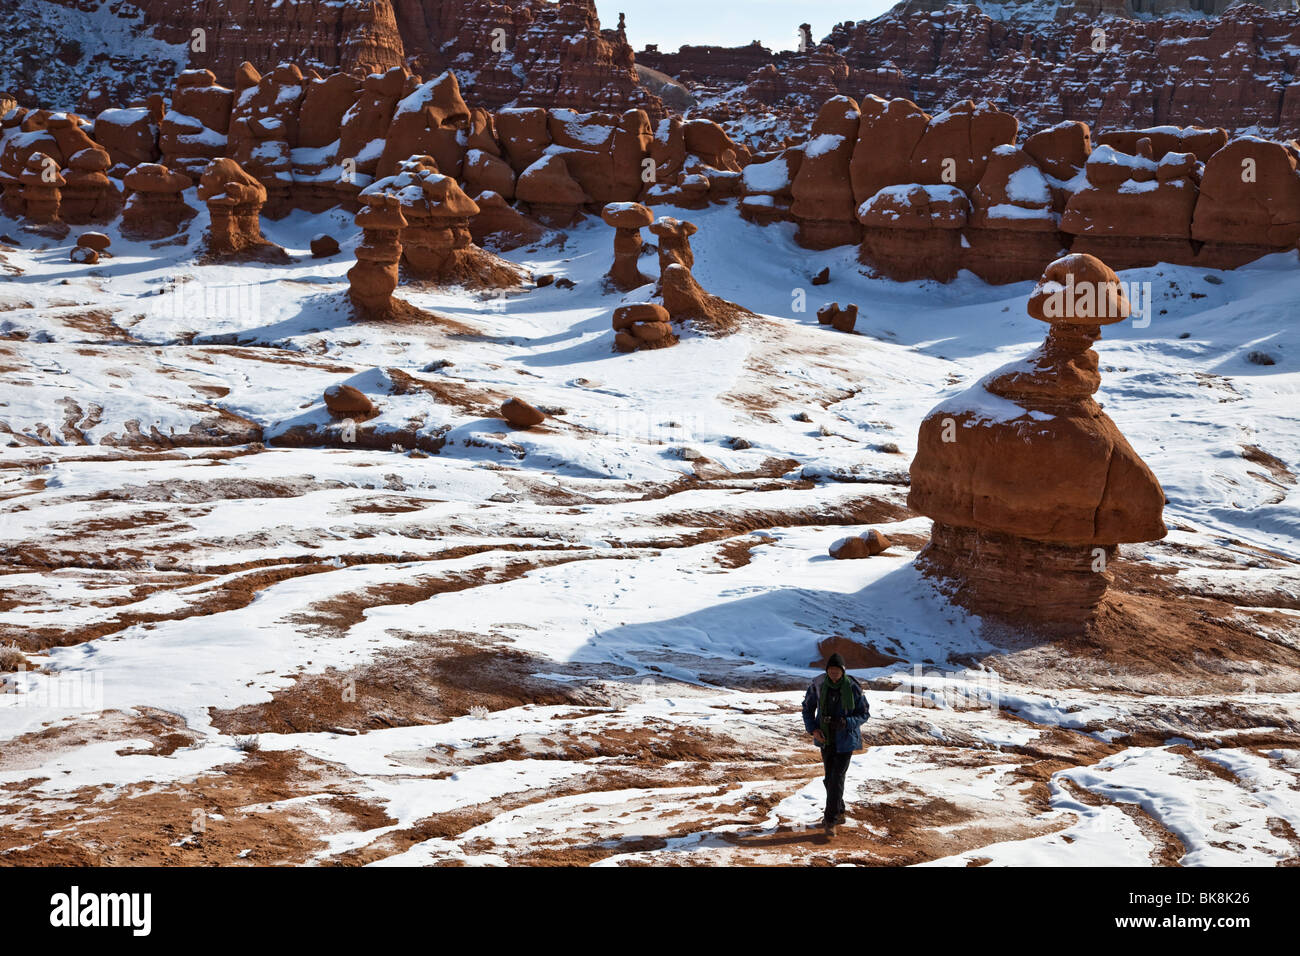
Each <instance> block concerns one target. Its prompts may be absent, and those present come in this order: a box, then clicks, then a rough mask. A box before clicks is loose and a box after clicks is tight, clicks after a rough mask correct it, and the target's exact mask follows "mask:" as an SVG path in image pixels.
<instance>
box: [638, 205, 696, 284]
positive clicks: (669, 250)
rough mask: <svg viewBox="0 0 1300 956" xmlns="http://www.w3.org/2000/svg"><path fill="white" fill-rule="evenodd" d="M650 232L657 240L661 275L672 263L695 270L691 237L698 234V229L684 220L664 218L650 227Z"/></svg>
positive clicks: (670, 217)
mask: <svg viewBox="0 0 1300 956" xmlns="http://www.w3.org/2000/svg"><path fill="white" fill-rule="evenodd" d="M650 231H651V232H652V233H654V234H655V236H656V237H658V239H659V269H660V272H661V273H662V272H663V270H665V269H667V268H668V267H669V266H670V265H672V264H673V263H677V264H678V265H682V266H685V267H686V268H687V269H693V268H695V254H694V253H693V252H692V251H691V236H693V235H695V234H696V233H697V232H699V231H700V230H699V227H698V226H696V225H695V223H693V222H687V221H686V220H684V219H674V218H673V217H672V216H665V217H664V218H662V219H660V220H659V221H658V222H655V223H653V224H652V225H651V226H650Z"/></svg>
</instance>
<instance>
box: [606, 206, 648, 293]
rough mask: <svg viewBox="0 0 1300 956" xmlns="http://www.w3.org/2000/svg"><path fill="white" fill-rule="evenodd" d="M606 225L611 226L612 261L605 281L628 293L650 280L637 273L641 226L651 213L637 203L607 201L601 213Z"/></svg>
mask: <svg viewBox="0 0 1300 956" xmlns="http://www.w3.org/2000/svg"><path fill="white" fill-rule="evenodd" d="M601 218H602V219H604V220H605V224H606V225H607V226H613V227H614V264H613V265H612V266H610V269H609V273H608V275H609V280H610V282H612V283H613V284H614V286H615V288H617V289H620V290H622V291H623V292H628V291H630V290H632V289H635V288H637V287H639V286H643V285H645V284H646V283H647V282H649V281H650V278H649V277H648V276H645V275H642V274H641V269H640V262H641V229H642V228H643V227H645V226H648V225H650V224H651V223H652V222H654V218H655V217H654V213H652V212H651V211H650V210H649V209H647V208H646V207H645V206H643V205H641V204H640V203H634V202H633V203H610V204H608V205H607V206H606V207H605V208H604V210H603V211H602V212H601Z"/></svg>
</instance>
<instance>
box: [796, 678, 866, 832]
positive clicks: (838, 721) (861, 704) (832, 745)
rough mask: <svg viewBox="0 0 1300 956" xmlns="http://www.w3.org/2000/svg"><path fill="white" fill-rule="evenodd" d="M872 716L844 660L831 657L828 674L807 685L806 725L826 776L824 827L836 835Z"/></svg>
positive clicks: (804, 711)
mask: <svg viewBox="0 0 1300 956" xmlns="http://www.w3.org/2000/svg"><path fill="white" fill-rule="evenodd" d="M870 716H871V710H870V708H869V707H868V706H867V696H866V694H864V693H863V692H862V685H860V684H859V683H858V682H857V680H856V679H855V678H853V677H851V676H850V675H849V674H848V673H847V672H846V671H845V669H844V658H842V657H840V655H839V654H832V655H831V656H830V659H829V660H827V661H826V672H825V673H824V674H818V675H817V677H816V678H814V679H813V682H812V683H811V684H809V685H808V692H807V693H806V694H804V698H803V725H804V727H805V729H807V731H808V733H810V734H812V738H813V741H814V742H815V743H816V744H817V746H818V747H820V748H821V751H822V766H823V767H824V768H825V770H826V776H825V777H823V778H822V782H823V783H824V784H825V785H826V814H825V816H824V817H823V819H822V828H823V829H824V830H825V831H826V833H827V835H828V836H834V835H835V825H836V824H837V823H843V822H844V778H845V776H846V775H847V774H848V772H849V760H850V759H851V758H852V757H853V752H854V751H856V750H860V749H861V747H862V733H861V727H862V725H863V724H865V723H866V722H867V718H869V717H870Z"/></svg>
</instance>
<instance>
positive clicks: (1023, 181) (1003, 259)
mask: <svg viewBox="0 0 1300 956" xmlns="http://www.w3.org/2000/svg"><path fill="white" fill-rule="evenodd" d="M970 199H971V215H970V219H969V220H968V222H967V224H966V228H965V230H964V231H963V236H964V238H965V241H966V243H965V249H964V250H963V254H962V259H961V262H962V266H963V267H964V268H967V269H970V270H971V271H972V272H974V273H975V274H976V275H977V276H979V277H980V278H981V279H983V280H984V281H985V282H991V283H994V284H1001V283H1006V282H1023V281H1027V280H1029V279H1033V278H1036V277H1037V276H1039V275H1041V274H1042V271H1043V267H1044V266H1045V265H1046V264H1047V263H1049V262H1052V261H1054V260H1056V259H1057V258H1059V257H1060V256H1061V255H1063V254H1064V252H1065V247H1066V244H1067V243H1066V241H1065V237H1064V236H1062V235H1061V233H1060V217H1059V216H1058V215H1057V214H1056V213H1055V212H1054V211H1053V208H1052V190H1051V186H1050V184H1049V183H1048V180H1047V177H1046V176H1045V175H1043V172H1042V171H1041V170H1040V169H1039V168H1038V165H1037V164H1036V163H1035V162H1034V161H1033V159H1032V158H1031V157H1030V156H1029V154H1028V153H1027V152H1026V151H1025V150H1022V149H1018V148H1017V147H1015V146H996V147H994V149H993V153H992V155H991V156H990V157H989V160H988V165H987V166H986V168H985V170H984V175H983V177H982V178H981V179H980V181H979V185H978V186H976V187H975V191H974V192H973V193H972V194H971V197H970Z"/></svg>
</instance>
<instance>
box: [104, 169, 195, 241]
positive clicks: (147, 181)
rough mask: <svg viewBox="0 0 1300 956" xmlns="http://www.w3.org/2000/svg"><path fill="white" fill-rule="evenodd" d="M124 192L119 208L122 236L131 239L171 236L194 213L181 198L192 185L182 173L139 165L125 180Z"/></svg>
mask: <svg viewBox="0 0 1300 956" xmlns="http://www.w3.org/2000/svg"><path fill="white" fill-rule="evenodd" d="M122 185H123V187H125V189H126V192H127V197H126V205H125V206H124V207H123V209H122V233H123V235H125V236H127V237H128V238H130V239H161V238H163V237H164V236H170V235H172V234H173V233H175V232H176V231H177V230H178V229H179V228H180V226H181V223H183V222H185V221H186V220H187V219H192V218H193V217H194V214H195V210H194V208H193V207H191V206H190V205H189V204H188V203H187V202H186V201H185V197H184V195H183V194H184V192H185V190H186V189H189V188H190V187H191V186H193V185H194V182H193V180H191V179H190V177H188V176H186V175H185V174H184V173H178V172H174V171H172V170H170V169H168V168H167V167H166V166H163V165H160V164H158V163H141V164H140V165H138V166H136V167H135V168H134V169H132V170H131V171H130V172H128V173H127V174H126V175H125V176H124V177H122Z"/></svg>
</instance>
